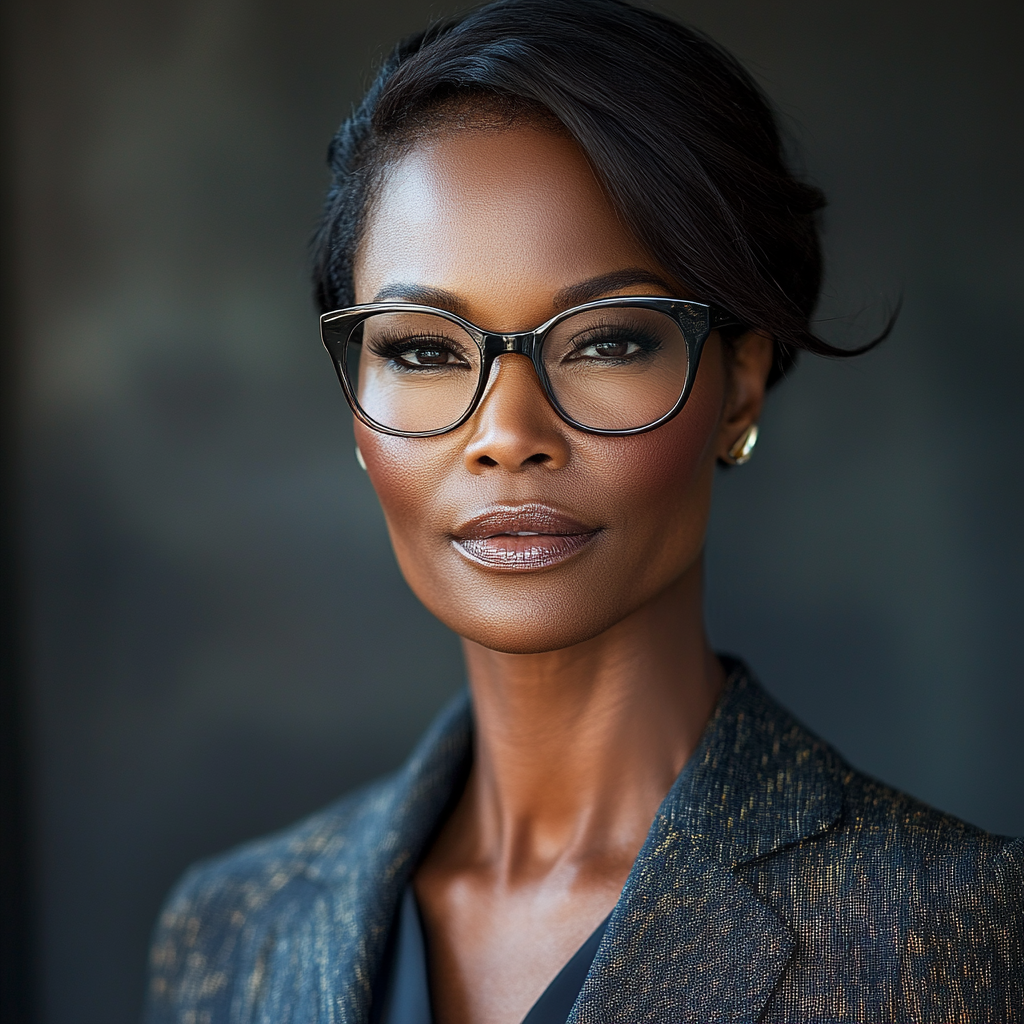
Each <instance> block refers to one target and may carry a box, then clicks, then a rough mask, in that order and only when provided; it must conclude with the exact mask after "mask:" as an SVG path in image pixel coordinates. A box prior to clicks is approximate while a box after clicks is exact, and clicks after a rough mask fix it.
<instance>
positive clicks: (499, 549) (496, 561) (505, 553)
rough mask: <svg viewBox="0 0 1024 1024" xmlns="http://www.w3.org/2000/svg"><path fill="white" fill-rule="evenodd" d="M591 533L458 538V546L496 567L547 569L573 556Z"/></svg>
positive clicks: (482, 562) (593, 535)
mask: <svg viewBox="0 0 1024 1024" xmlns="http://www.w3.org/2000/svg"><path fill="white" fill-rule="evenodd" d="M596 536H597V531H596V530H594V531H593V532H591V533H569V534H553V533H539V534H533V535H530V536H527V537H517V536H514V535H513V534H507V533H503V534H500V535H498V536H497V537H486V538H483V539H477V538H468V539H464V540H456V541H455V542H454V543H455V547H456V548H458V549H459V551H461V552H462V553H463V554H464V555H465V556H466V557H467V558H469V559H470V560H471V561H473V562H478V563H479V564H480V565H486V566H489V567H491V568H495V569H512V570H520V571H522V570H528V569H547V568H548V567H549V566H552V565H558V564H559V563H560V562H564V561H565V560H566V559H567V558H572V556H573V555H575V554H576V552H577V551H582V550H583V548H585V547H586V546H587V545H588V544H589V543H590V542H591V541H592V540H593V539H594V538H595V537H596Z"/></svg>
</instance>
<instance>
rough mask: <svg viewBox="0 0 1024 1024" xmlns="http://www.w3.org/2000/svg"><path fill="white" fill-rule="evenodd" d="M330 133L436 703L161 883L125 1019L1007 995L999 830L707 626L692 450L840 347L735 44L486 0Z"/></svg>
mask: <svg viewBox="0 0 1024 1024" xmlns="http://www.w3.org/2000/svg"><path fill="white" fill-rule="evenodd" d="M330 158H331V164H332V168H333V171H334V176H335V180H334V184H333V186H332V188H331V191H330V193H329V195H328V198H327V203H326V206H325V210H324V215H323V220H322V223H321V226H320V230H319V232H318V235H317V239H316V247H315V254H316V266H315V280H316V290H317V296H318V300H319V303H320V306H321V309H322V311H323V313H324V316H323V317H322V333H323V340H324V344H325V345H326V347H327V349H328V351H329V352H330V354H331V356H332V358H333V359H334V362H335V366H336V368H337V370H338V373H339V376H340V378H341V382H342V386H343V388H344V391H345V394H346V396H347V398H348V400H349V402H350V404H351V406H352V408H353V411H354V413H355V417H356V423H355V431H356V440H357V444H358V448H357V457H358V458H359V460H360V463H361V464H362V465H363V466H364V468H365V469H366V470H367V472H368V473H369V475H370V479H371V480H372V482H373V485H374V487H375V488H376V490H377V494H378V495H379V497H380V501H381V505H382V507H383V509H384V514H385V517H386V519H387V523H388V527H389V530H390V534H391V538H392V542H393V545H394V549H395V553H396V555H397V558H398V561H399V564H400V566H401V568H402V571H403V573H404V574H405V577H406V579H407V580H408V582H409V584H410V586H411V587H412V588H413V590H414V591H415V592H416V594H417V595H418V596H419V597H420V599H421V600H422V601H423V602H424V604H425V605H426V606H427V607H428V608H429V609H430V610H431V611H432V612H433V613H434V614H435V615H437V616H438V618H440V619H441V620H442V621H443V622H445V623H446V624H447V625H448V626H450V627H451V628H452V629H454V630H455V631H456V632H457V633H459V634H460V636H462V637H463V643H464V649H465V655H466V662H467V668H468V674H469V694H468V695H467V696H465V697H463V698H461V699H460V700H459V701H457V702H456V704H455V705H454V706H452V707H451V708H449V709H448V710H447V711H446V712H445V713H444V714H443V715H442V716H441V718H440V719H439V720H438V722H437V723H435V725H434V726H433V728H432V729H431V731H430V732H429V734H428V735H427V736H426V737H425V739H424V740H423V741H422V743H421V745H420V746H419V748H418V749H417V751H416V752H415V753H414V754H413V756H412V758H411V759H410V761H409V762H408V764H407V765H406V766H405V767H404V768H403V769H402V770H401V771H400V772H399V773H397V774H396V775H395V776H393V777H390V778H388V779H385V780H384V781H382V782H379V783H377V784H375V785H372V786H370V787H369V788H367V789H364V790H362V791H360V792H358V793H356V794H354V795H352V796H349V797H348V798H346V799H344V800H342V801H341V802H340V803H338V804H337V805H335V806H333V807H331V808H329V809H328V810H326V811H325V812H323V813H321V814H319V815H316V816H314V817H313V818H311V819H309V820H307V821H305V822H303V823H301V824H299V825H298V826H296V827H294V828H292V829H290V830H288V831H286V832H285V833H283V834H281V835H279V836H275V837H272V838H270V839H268V840H264V841H261V842H258V843H256V844H253V845H250V846H247V847H244V848H243V849H241V850H240V851H236V852H234V853H231V854H229V855H227V856H226V857H224V858H222V859H219V860H216V861H213V862H211V863H208V864H205V865H201V866H200V867H198V868H196V869H194V870H193V871H192V872H191V873H190V874H189V875H188V876H187V877H186V878H185V880H184V881H183V882H182V883H181V885H180V886H179V888H178V890H177V891H176V893H175V894H174V895H173V896H172V897H171V899H170V901H169V903H168V906H167V908H166V910H165V912H164V914H163V916H162V918H161V923H160V927H159V931H158V935H157V939H156V942H155V945H154V951H153V959H152V964H153V967H152V972H153V973H152V979H151V988H150V1007H149V1020H150V1021H151V1022H152V1024H157V1022H165V1021H176V1022H180V1024H184V1022H190V1024H199V1022H210V1024H219V1022H229V1021H230V1022H243V1021H244V1022H250V1021H251V1022H256V1021H260V1022H274V1024H285V1022H296V1024H299V1022H302V1024H306V1022H324V1024H326V1022H328V1021H330V1022H336V1021H337V1022H340V1021H367V1020H373V1021H378V1022H386V1024H398V1022H401V1024H425V1022H427V1021H430V1020H434V1021H437V1022H439V1024H466V1022H473V1024H484V1022H487V1024H490V1022H494V1024H499V1022H507V1024H513V1022H519V1021H524V1020H526V1021H528V1022H529V1024H540V1022H541V1021H558V1022H564V1021H566V1020H567V1019H568V1020H572V1021H580V1022H584V1021H587V1022H595V1024H597V1022H600V1024H611V1022H620V1021H621V1022H637V1021H652V1022H653V1021H659V1022H668V1021H691V1020H692V1021H702V1022H705V1021H754V1020H760V1021H776V1022H797V1021H799V1022H811V1021H820V1022H825V1021H829V1022H833V1021H873V1022H880V1021H911V1020H913V1021H944V1022H947V1021H953V1020H956V1021H979V1022H980V1021H985V1022H996V1021H1016V1020H1021V1019H1024V911H1022V893H1024V886H1022V873H1024V847H1022V845H1021V842H1020V841H1011V840H1008V839H1005V838H1001V837H997V836H992V835H989V834H986V833H984V832H981V831H979V830H978V829H975V828H972V827H971V826H969V825H966V824H964V823H962V822H959V821H956V820H954V819H952V818H949V817H946V816H944V815H942V814H939V813H938V812H936V811H933V810H931V809H929V808H927V807H925V806H923V805H921V804H919V803H917V802H915V801H913V800H912V799H910V798H908V797H906V796H904V795H902V794H900V793H897V792H895V791H893V790H891V789H888V788H886V787H885V786H883V785H881V784H879V783H877V782H874V781H872V780H870V779H868V778H866V777H864V776H862V775H860V774H859V773H857V772H856V771H854V770H853V769H851V768H850V767H849V766H847V765H846V764H845V763H844V762H843V761H842V759H841V758H840V757H839V756H838V755H837V754H836V753H835V752H834V751H833V750H831V749H830V748H829V747H828V746H827V745H826V744H824V743H823V742H821V741H820V740H818V739H817V738H815V737H814V736H812V735H811V734H810V733H808V732H807V731H806V730H805V729H804V728H803V727H802V726H801V725H800V724H799V723H797V722H796V721H794V720H793V719H792V718H791V717H790V716H789V715H788V714H787V713H786V712H785V711H784V710H783V709H782V708H780V707H779V706H778V705H777V704H776V703H775V702H774V701H773V700H772V699H771V698H770V697H769V696H768V695H767V694H766V693H765V692H764V691H763V690H762V689H761V688H760V687H759V686H758V684H757V682H756V681H755V680H754V678H753V677H752V676H751V674H750V672H749V670H748V669H747V668H746V667H745V666H744V665H743V664H741V663H739V662H737V661H733V660H731V659H727V658H724V657H719V656H717V655H716V654H715V653H714V652H713V651H712V649H711V648H710V646H709V644H708V641H707V637H706V633H705V629H704V623H703V615H702V606H701V550H702V545H703V539H704V533H705V526H706V522H707V517H708V513H709V506H710V498H711V490H712V481H713V476H714V472H715V466H716V463H733V464H739V463H742V462H744V461H746V460H747V459H748V458H749V457H750V456H751V454H752V451H753V449H754V445H755V443H756V440H757V422H758V417H759V414H760V410H761V406H762V402H763V399H764V394H765V389H766V388H767V387H769V386H770V385H771V384H772V383H774V382H775V381H776V380H777V379H778V378H779V377H780V376H781V375H782V374H783V373H785V372H786V370H787V369H788V368H789V367H790V366H791V365H792V364H793V361H794V358H795V356H796V354H797V352H799V351H801V350H803V351H810V352H815V353H820V354H826V355H842V354H849V353H842V352H840V351H838V350H835V349H833V348H831V347H830V346H829V345H827V344H826V343H824V342H822V341H820V340H819V339H817V338H816V337H815V336H814V334H813V333H812V332H811V328H810V316H811V314H812V312H813V309H814V306H815V302H816V300H817V295H818V289H819V284H820V277H821V264H820V251H819V245H818V238H817V229H816V220H815V217H816V212H817V210H818V209H819V208H820V206H821V205H822V203H823V199H822V197H821V196H820V194H819V193H818V192H817V191H816V190H814V189H813V188H810V187H809V186H807V185H805V184H802V183H800V182H798V181H797V180H795V179H794V177H793V176H792V175H791V174H790V172H789V171H788V170H787V168H786V166H785V164H784V161H783V158H782V154H781V146H780V141H779V135H778V131H777V127H776V125H775V123H774V120H773V116H772V114H771V111H770V109H769V107H768V105H767V103H766V101H765V99H764V98H763V96H762V95H761V94H760V92H759V91H758V89H757V87H756V86H755V84H754V83H753V81H752V80H751V79H750V77H749V76H748V75H747V74H746V72H745V71H743V70H742V68H740V67H739V66H738V65H737V64H736V62H735V61H734V60H733V59H732V58H731V57H729V56H728V55H727V54H725V53H723V52H722V51H721V50H720V49H719V48H718V47H716V46H715V45H714V44H712V43H711V42H709V41H708V40H707V39H705V38H703V37H702V36H699V35H697V34H696V33H694V32H692V31H689V30H687V29H684V28H682V27H680V26H678V25H676V24H674V23H672V22H669V21H668V20H666V19H664V18H662V17H660V16H658V15H655V14H653V13H650V12H647V11H641V10H639V9H636V8H633V7H630V6H627V5H625V4H623V3H620V2H618V0H585V2H581V0H498V2H497V3H493V4H491V5H489V6H487V7H484V8H482V9H480V10H478V11H476V12H474V13H472V14H470V15H468V16H466V17H464V18H462V19H458V20H455V21H453V22H449V23H445V24H442V25H438V26H435V27H433V28H431V29H430V30H428V31H427V32H425V33H422V34H421V35H419V36H416V37H415V38H413V39H411V40H409V41H407V42H406V43H405V44H403V45H402V46H400V47H399V48H398V49H397V50H396V51H395V53H394V54H393V55H392V57H391V58H390V59H389V60H388V61H387V63H386V64H385V66H384V67H383V69H382V70H381V72H380V74H379V75H378V77H377V80H376V82H375V83H374V84H373V86H372V87H371V89H370V91H369V93H368V94H367V96H366V98H365V100H364V102H363V104H362V106H361V107H360V108H359V109H358V110H357V111H356V112H355V114H354V115H353V116H352V118H350V119H349V120H348V121H347V122H346V123H345V124H344V125H343V126H342V129H341V130H340V132H339V133H338V135H337V137H336V138H335V140H334V143H333V145H332V148H331V156H330ZM396 633H397V635H398V637H399V639H400V637H401V627H400V623H396Z"/></svg>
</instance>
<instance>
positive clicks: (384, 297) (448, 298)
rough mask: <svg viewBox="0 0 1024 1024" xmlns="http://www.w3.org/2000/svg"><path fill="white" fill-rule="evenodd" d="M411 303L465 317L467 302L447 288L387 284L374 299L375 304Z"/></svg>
mask: <svg viewBox="0 0 1024 1024" xmlns="http://www.w3.org/2000/svg"><path fill="white" fill-rule="evenodd" d="M388 300H391V301H394V302H411V303H415V304H416V305H419V306H433V307H434V308H435V309H444V310H447V311H448V312H449V313H454V314H455V315H456V316H464V315H465V312H466V306H467V304H466V302H465V300H464V299H461V298H459V296H458V295H456V294H455V293H454V292H450V291H448V290H447V289H445V288H431V287H430V285H425V284H401V283H395V284H386V285H385V286H384V287H383V288H381V290H380V291H379V292H377V294H376V295H375V296H374V297H373V301H374V302H386V301H388Z"/></svg>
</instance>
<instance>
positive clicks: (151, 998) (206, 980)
mask: <svg viewBox="0 0 1024 1024" xmlns="http://www.w3.org/2000/svg"><path fill="white" fill-rule="evenodd" d="M393 786H394V780H393V778H391V777H389V778H385V779H382V780H379V781H377V782H375V783H372V784H370V785H369V786H366V787H364V788H362V789H360V790H357V791H356V792H354V793H352V794H350V795H348V796H346V797H344V798H343V799H341V800H339V801H337V802H336V803H334V804H332V805H331V806H329V807H327V808H325V809H324V810H322V811H319V812H317V813H316V814H313V815H311V816H310V817H308V818H305V819H304V820H302V821H300V822H298V823H296V824H295V825H292V826H290V827H289V828H286V829H284V830H282V831H280V832H277V833H275V834H273V835H270V836H267V837H264V838H262V839H257V840H254V841H251V842H248V843H245V844H244V845H242V846H239V847H237V848H236V849H234V850H231V851H228V852H227V853H225V854H222V855H220V856H217V857H214V858H211V859H208V860H205V861H202V862H200V863H198V864H196V865H194V866H193V867H192V868H190V869H189V870H188V871H187V872H186V873H185V875H184V876H183V877H182V878H181V880H180V881H179V882H178V884H177V885H176V886H175V887H174V889H173V890H172V891H171V893H170V895H169V896H168V898H167V900H166V902H165V904H164V907H163V909H162V911H161V913H160V917H159V919H158V922H157V926H156V931H155V935H154V941H153V944H152V947H151V951H150V977H149V991H148V999H147V1003H148V1015H147V1020H148V1021H151V1022H157V1021H161V1022H162V1021H164V1020H168V1021H169V1020H175V1021H176V1020H178V1019H180V1017H181V1012H182V1008H183V1007H187V1006H189V1005H194V1006H198V1005H203V1006H207V1007H209V1006H217V1007H219V1008H220V1009H221V1011H222V1012H223V1013H225V1014H226V1013H227V1010H228V1007H229V1005H230V1004H231V1002H232V998H233V994H234V993H233V988H234V983H235V981H236V980H237V978H238V977H241V976H250V977H251V976H253V974H254V972H255V973H258V965H256V964H255V962H254V963H253V964H249V963H247V961H249V960H254V961H255V960H257V959H258V958H259V956H260V951H259V949H260V946H261V945H265V944H266V939H267V937H268V936H272V935H281V934H284V933H287V932H289V931H293V930H294V928H293V925H294V923H295V922H296V921H301V920H302V919H303V918H309V917H310V915H311V914H315V912H316V907H317V904H318V902H323V899H324V897H325V894H326V892H327V888H328V887H327V884H326V883H325V881H324V870H323V865H324V864H325V863H327V864H330V865H331V869H332V870H333V871H337V870H339V865H340V866H341V870H343V869H344V863H345V861H346V858H347V856H348V855H349V851H350V850H351V851H352V856H356V855H357V854H356V853H355V851H356V850H357V849H358V848H359V847H360V846H361V845H362V843H361V840H362V839H363V833H364V832H365V831H366V824H365V822H366V820H367V819H368V818H372V817H373V811H374V808H375V807H377V806H379V805H380V803H381V802H382V801H387V799H388V798H389V795H390V790H391V789H392V788H393ZM214 1016H215V1019H220V1017H219V1016H217V1015H216V1014H215V1015H214Z"/></svg>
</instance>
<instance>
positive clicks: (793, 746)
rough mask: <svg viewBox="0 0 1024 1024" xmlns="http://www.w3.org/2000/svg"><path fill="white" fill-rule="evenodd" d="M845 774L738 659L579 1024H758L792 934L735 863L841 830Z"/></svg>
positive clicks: (646, 858) (627, 890)
mask: <svg viewBox="0 0 1024 1024" xmlns="http://www.w3.org/2000/svg"><path fill="white" fill-rule="evenodd" d="M842 770H843V766H842V763H841V762H839V761H838V759H837V758H836V757H835V755H833V754H832V753H831V751H830V750H829V749H828V748H827V747H826V746H825V745H824V744H823V743H821V742H820V741H819V740H817V739H816V738H815V737H813V736H812V735H811V734H810V733H809V732H807V731H806V730H805V729H804V728H803V727H802V726H801V725H799V723H797V722H796V721H795V720H794V719H792V718H791V717H790V716H789V715H788V714H787V713H786V712H785V711H784V710H783V709H782V708H781V707H779V705H778V704H776V703H775V702H774V701H773V700H772V699H771V698H770V697H768V695H767V694H766V693H765V692H764V691H763V690H762V689H761V688H760V686H758V685H757V683H755V682H754V681H753V680H752V679H751V678H750V676H749V675H748V673H747V672H746V670H745V669H744V668H743V667H742V666H740V665H738V664H737V665H736V667H735V669H734V671H733V673H732V676H731V678H730V681H729V684H728V686H727V688H726V691H725V693H724V694H723V696H722V699H721V700H720V702H719V706H718V709H717V710H716V712H715V715H714V717H713V718H712V721H711V722H710V723H709V725H708V728H707V729H706V730H705V734H704V737H703V739H702V741H701V743H700V745H699V747H698V749H697V751H696V752H695V753H694V755H693V757H692V758H691V759H690V762H689V764H688V765H687V767H686V768H685V769H684V770H683V772H682V773H681V775H680V776H679V778H678V779H677V781H676V783H675V785H674V786H673V788H672V790H671V792H670V793H669V794H668V796H667V797H666V798H665V800H664V802H663V803H662V806H661V808H660V809H659V811H658V814H657V816H656V818H655V821H654V824H653V825H652V827H651V831H650V833H649V835H648V838H647V841H646V842H645V844H644V847H643V849H642V850H641V851H640V855H639V857H638V858H637V861H636V864H635V865H634V867H633V871H632V872H631V873H630V876H629V879H628V880H627V882H626V885H625V887H624V888H623V893H622V898H621V899H620V901H619V904H618V906H617V907H616V909H615V911H614V912H613V914H612V917H611V920H610V921H609V924H608V928H607V931H606V932H605V937H604V940H603V941H602V944H601V947H600V949H599V950H598V953H597V956H596V957H595V958H594V964H593V966H592V968H591V971H590V975H589V976H588V978H587V981H586V983H585V984H584V986H583V989H582V991H581V992H580V996H579V999H578V1000H577V1003H576V1006H575V1007H574V1010H573V1014H572V1015H571V1016H570V1018H569V1022H570V1024H627V1022H628V1024H640V1022H649V1024H655V1022H657V1024H669V1022H684V1021H685V1022H689V1021H693V1022H700V1024H719V1022H722V1024H725V1022H736V1024H740V1022H752V1021H755V1020H757V1018H758V1016H759V1015H760V1013H761V1011H762V1009H763V1008H764V1005H765V1003H766V1002H767V1000H768V997H769V996H770V994H771V992H772V989H773V988H774V987H775V985H776V984H777V983H778V980H779V977H780V976H781V974H782V972H783V970H784V969H785V967H786V963H787V962H788V960H789V958H790V956H791V955H792V951H793V948H794V940H793V938H792V935H791V934H790V932H789V930H788V928H787V926H786V924H785V922H783V921H782V920H780V919H779V918H778V916H777V915H776V914H775V913H774V912H773V911H772V910H771V909H770V908H768V907H766V906H765V905H764V904H762V903H760V902H759V901H758V900H757V899H756V898H755V896H754V895H753V893H752V892H751V891H750V890H749V889H748V888H747V887H746V886H745V885H744V884H743V883H742V882H740V881H739V880H738V879H737V878H736V876H735V874H734V873H733V868H734V867H736V866H737V865H739V864H742V863H745V862H746V861H749V860H753V859H754V858H756V857H761V856H765V855H767V854H770V853H771V852H772V851H774V850H777V849H779V848H781V847H783V846H786V845H788V844H790V843H795V842H799V841H800V840H801V839H804V838H806V837H808V836H811V835H814V834H816V833H818V832H821V831H823V830H825V829H827V828H829V827H830V826H831V825H832V824H833V823H834V822H835V821H836V819H837V818H838V817H839V814H840V811H841V807H842V793H841V788H840V781H839V778H840V775H841V773H842Z"/></svg>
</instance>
